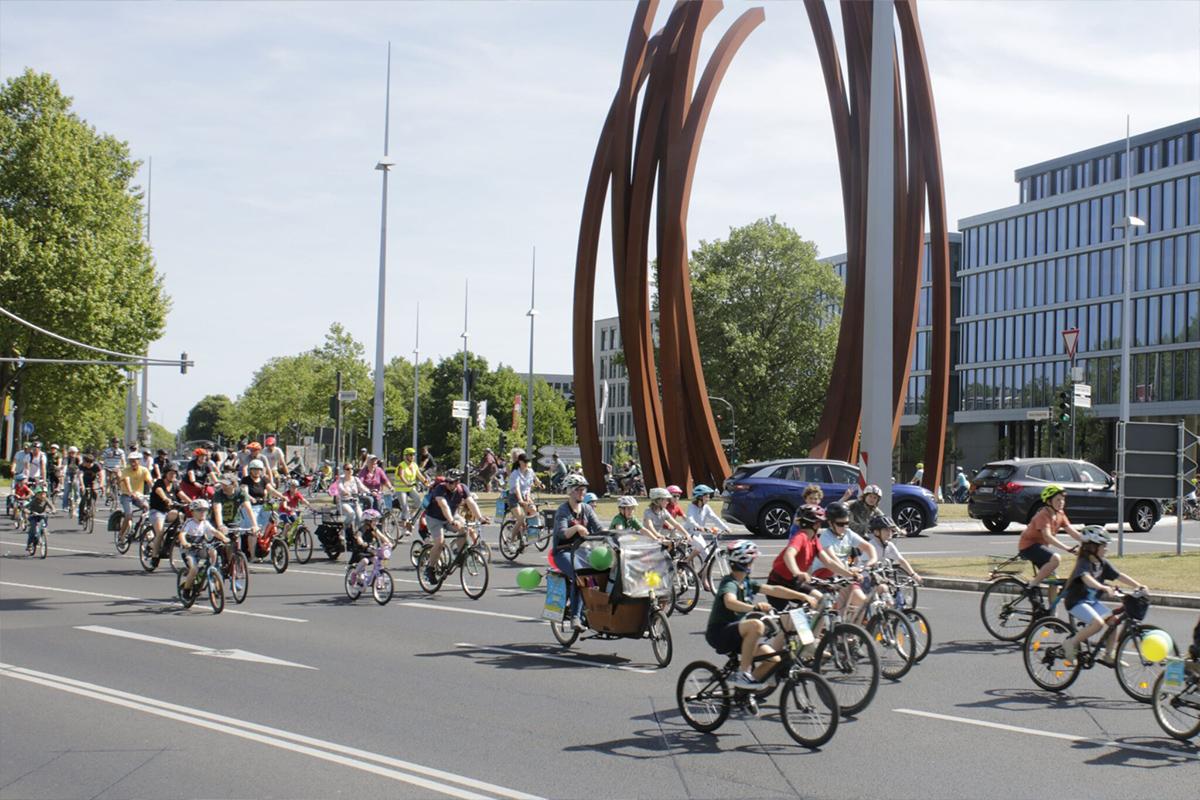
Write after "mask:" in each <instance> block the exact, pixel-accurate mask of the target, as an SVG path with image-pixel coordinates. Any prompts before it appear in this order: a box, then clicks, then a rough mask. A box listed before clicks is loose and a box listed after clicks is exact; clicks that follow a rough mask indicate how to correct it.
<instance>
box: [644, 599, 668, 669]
mask: <svg viewBox="0 0 1200 800" xmlns="http://www.w3.org/2000/svg"><path fill="white" fill-rule="evenodd" d="M647 635H648V636H649V637H650V647H651V648H652V649H653V650H654V658H655V660H657V661H658V666H659V667H665V666H667V665H668V664H670V663H671V656H672V655H673V654H674V652H675V647H674V645H673V644H672V642H671V625H670V623H668V622H667V616H666V614H663V613H662V612H661V611H657V610H655V611H651V612H650V626H649V631H648V634H647Z"/></svg>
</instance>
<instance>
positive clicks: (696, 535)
mask: <svg viewBox="0 0 1200 800" xmlns="http://www.w3.org/2000/svg"><path fill="white" fill-rule="evenodd" d="M713 494H714V491H713V488H712V487H711V486H707V485H705V484H703V483H700V484H697V485H696V486H695V487H693V488H692V502H690V503H688V507H687V515H686V517H685V518H684V522H683V527H684V530H686V531H687V532H688V535H689V536H691V539H692V554H691V556H690V558H691V560H692V561H699V560H700V559H702V558H704V554H705V552H707V550H708V542H707V541H705V539H704V534H706V533H712V534H714V535H720V534H721V533H722V532H724V533H732V532H733V531H732V530H730V528H729V526H728V525H726V524H725V521H724V520H723V519H721V518H720V517H718V516H717V514H716V512H715V511H713V510H712V506H711V505H709V502H708V501H709V500H711V499H712V496H713ZM705 581H706V582H707V578H706V579H705ZM704 588H705V589H710V590H711V587H709V586H705V587H704Z"/></svg>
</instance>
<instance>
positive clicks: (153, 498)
mask: <svg viewBox="0 0 1200 800" xmlns="http://www.w3.org/2000/svg"><path fill="white" fill-rule="evenodd" d="M178 478H179V470H178V469H176V467H175V465H174V464H172V463H171V462H169V461H168V462H167V465H166V466H165V467H163V474H162V477H161V478H159V479H158V480H157V481H155V482H154V487H153V488H152V489H151V490H150V525H151V526H152V527H153V528H154V540H153V541H152V542H151V543H150V557H151V558H152V559H154V560H155V561H157V560H158V554H159V552H160V549H161V548H162V537H163V523H168V524H169V523H172V522H174V521H175V520H176V519H177V518H178V516H179V512H177V511H175V510H174V509H173V508H171V505H172V504H173V503H188V502H189V501H191V498H190V497H188V496H187V495H186V494H184V493H183V492H182V491H181V490H180V488H179V480H178Z"/></svg>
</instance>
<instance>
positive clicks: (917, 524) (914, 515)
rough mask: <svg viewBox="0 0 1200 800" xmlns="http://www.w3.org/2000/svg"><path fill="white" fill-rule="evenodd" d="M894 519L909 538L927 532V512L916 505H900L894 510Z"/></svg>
mask: <svg viewBox="0 0 1200 800" xmlns="http://www.w3.org/2000/svg"><path fill="white" fill-rule="evenodd" d="M892 518H893V519H894V520H895V521H896V524H897V525H899V526H900V527H901V528H903V529H904V532H905V533H907V534H908V535H909V536H914V535H916V534H918V533H920V532H921V531H923V530H925V512H923V511H922V510H921V508H920V506H918V505H917V504H916V503H900V504H899V505H897V506H896V507H895V508H894V509H892Z"/></svg>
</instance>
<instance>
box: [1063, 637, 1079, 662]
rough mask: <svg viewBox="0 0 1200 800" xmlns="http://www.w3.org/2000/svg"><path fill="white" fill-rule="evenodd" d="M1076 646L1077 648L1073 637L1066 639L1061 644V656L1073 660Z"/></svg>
mask: <svg viewBox="0 0 1200 800" xmlns="http://www.w3.org/2000/svg"><path fill="white" fill-rule="evenodd" d="M1077 648H1078V645H1076V644H1075V640H1074V639H1067V640H1066V641H1065V642H1063V646H1062V649H1063V658H1064V659H1066V660H1067V661H1074V660H1075V652H1076V649H1077Z"/></svg>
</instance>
